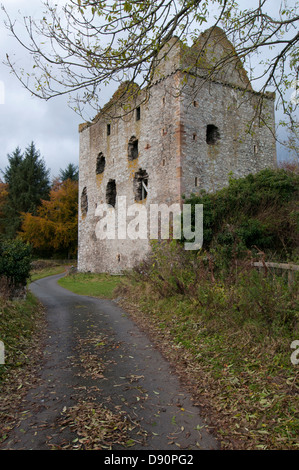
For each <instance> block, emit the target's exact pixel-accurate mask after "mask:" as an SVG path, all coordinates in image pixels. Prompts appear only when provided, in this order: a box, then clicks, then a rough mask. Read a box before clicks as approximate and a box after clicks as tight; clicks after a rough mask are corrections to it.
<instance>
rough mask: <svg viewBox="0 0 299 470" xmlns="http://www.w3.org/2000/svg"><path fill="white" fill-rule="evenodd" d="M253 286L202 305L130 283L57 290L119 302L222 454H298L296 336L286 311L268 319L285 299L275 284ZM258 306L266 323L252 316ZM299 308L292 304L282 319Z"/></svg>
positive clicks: (89, 279)
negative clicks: (187, 394)
mask: <svg viewBox="0 0 299 470" xmlns="http://www.w3.org/2000/svg"><path fill="white" fill-rule="evenodd" d="M253 278H254V279H253V280H251V284H250V283H249V282H247V281H246V278H244V283H243V284H242V285H238V286H237V288H236V290H235V292H233V288H232V286H230V287H229V288H227V289H226V287H225V283H221V282H215V283H214V284H213V286H212V285H210V286H209V288H206V289H203V290H202V291H201V292H200V294H199V297H197V298H195V297H194V296H190V295H186V294H177V293H176V294H175V293H172V294H171V295H165V296H163V295H161V293H159V292H157V290H156V289H155V287H153V286H154V283H152V282H147V281H145V280H144V279H138V277H137V280H136V277H135V278H134V277H130V276H122V277H118V276H109V275H106V274H105V275H103V274H102V275H99V274H76V275H72V276H67V277H65V278H63V279H61V280H60V283H61V285H63V286H64V287H67V288H68V289H70V290H72V291H73V292H76V293H79V294H80V293H83V294H85V295H86V294H87V295H91V296H96V297H98V296H99V297H106V298H113V297H117V296H118V297H119V296H120V297H121V300H120V304H121V305H122V306H123V307H124V308H125V309H126V311H127V312H129V313H130V314H131V316H132V317H133V318H134V320H135V321H136V322H137V323H138V324H139V326H140V327H141V328H142V329H144V330H146V331H147V333H148V334H149V335H150V337H151V339H152V340H153V342H155V344H156V345H157V346H158V347H159V348H160V350H161V351H162V353H163V354H164V355H165V356H166V357H167V359H168V360H169V361H170V362H171V363H172V364H173V365H174V367H175V368H176V371H177V372H178V374H179V375H180V376H181V378H182V379H183V381H184V384H185V385H186V386H187V387H189V389H190V391H191V392H192V393H193V396H194V398H195V401H196V403H197V404H198V405H199V406H200V407H201V409H202V412H203V413H205V414H206V416H207V417H208V418H209V420H210V427H211V429H213V430H214V431H215V433H216V435H217V437H218V438H219V439H220V441H221V442H222V447H223V449H246V450H280V449H281V450H298V447H299V444H298V434H299V433H298V431H299V416H298V392H299V387H298V375H299V370H298V366H296V365H294V364H292V363H291V361H290V357H291V353H292V350H291V349H290V344H291V342H292V341H293V340H294V339H296V338H295V337H294V336H293V335H294V334H295V335H296V334H297V333H296V331H297V330H296V331H295V330H294V332H293V333H292V331H290V328H289V327H288V321H289V320H288V317H287V315H286V314H285V313H284V312H283V311H282V314H281V319H282V320H283V321H282V322H279V323H277V322H276V320H275V318H274V317H273V318H268V316H267V315H266V317H265V318H264V315H265V311H266V307H267V311H268V310H269V311H270V312H271V310H273V309H274V305H275V304H276V306H277V305H278V302H282V304H281V305H283V301H285V302H286V301H287V297H285V296H286V295H287V294H286V291H285V290H283V291H282V292H281V293H280V294H281V297H279V298H278V297H277V298H276V297H275V292H276V290H277V289H278V286H279V285H280V284H277V285H276V284H275V285H273V286H272V287H271V289H272V288H273V289H274V290H269V292H267V290H266V288H267V287H268V288H269V289H270V281H267V282H266V283H265V284H264V286H263V285H261V287H260V288H259V284H260V280H259V279H258V278H257V276H253ZM253 288H254V289H257V290H256V291H254V290H253V291H252V292H251V290H252V289H253ZM115 289H116V290H115ZM246 292H247V293H248V294H247V295H248V297H247V298H246ZM262 292H264V296H265V297H264V298H262V297H261V293H262ZM204 296H208V297H206V298H205V299H204ZM232 299H233V303H232ZM253 299H255V300H256V301H257V304H258V308H259V310H260V313H261V317H259V315H258V314H254V308H255V305H254V302H253ZM205 302H206V304H205V305H204V303H205ZM250 302H251V303H250ZM266 303H268V304H267V305H265V304H266ZM295 304H296V303H295V302H294V301H293V300H292V302H291V303H290V302H289V304H288V305H286V308H285V312H290V311H291V310H292V309H293V308H295V309H296V305H295ZM207 305H208V308H207ZM204 307H205V308H204ZM276 308H278V309H279V306H278V307H276ZM250 309H251V310H250ZM243 310H244V315H241V313H240V312H243ZM246 312H247V313H246ZM274 313H275V312H274ZM281 319H280V320H281Z"/></svg>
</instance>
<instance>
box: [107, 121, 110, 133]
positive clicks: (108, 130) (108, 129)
mask: <svg viewBox="0 0 299 470" xmlns="http://www.w3.org/2000/svg"><path fill="white" fill-rule="evenodd" d="M110 134H111V124H107V135H110Z"/></svg>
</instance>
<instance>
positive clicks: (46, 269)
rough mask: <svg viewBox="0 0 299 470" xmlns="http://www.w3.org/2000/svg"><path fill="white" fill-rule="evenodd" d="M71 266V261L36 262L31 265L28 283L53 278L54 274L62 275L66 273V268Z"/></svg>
mask: <svg viewBox="0 0 299 470" xmlns="http://www.w3.org/2000/svg"><path fill="white" fill-rule="evenodd" d="M70 265H72V262H71V261H60V260H58V261H53V260H38V261H34V262H33V263H32V270H31V273H30V274H31V275H30V279H29V282H33V281H37V280H38V279H42V278H43V277H47V276H54V275H55V274H62V273H64V272H66V270H67V268H68V266H70Z"/></svg>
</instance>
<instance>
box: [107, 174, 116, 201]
mask: <svg viewBox="0 0 299 470" xmlns="http://www.w3.org/2000/svg"><path fill="white" fill-rule="evenodd" d="M106 203H107V204H109V205H110V206H112V207H115V204H116V183H115V180H111V179H110V180H109V181H108V183H107V187H106Z"/></svg>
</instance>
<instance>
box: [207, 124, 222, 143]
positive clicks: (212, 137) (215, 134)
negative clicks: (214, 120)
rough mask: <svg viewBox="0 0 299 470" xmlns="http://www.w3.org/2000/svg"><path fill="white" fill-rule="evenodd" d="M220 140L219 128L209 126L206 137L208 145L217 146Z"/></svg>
mask: <svg viewBox="0 0 299 470" xmlns="http://www.w3.org/2000/svg"><path fill="white" fill-rule="evenodd" d="M219 139H220V133H219V130H218V127H216V126H214V124H208V125H207V135H206V141H207V144H208V145H215V144H216V143H217V142H218V140H219Z"/></svg>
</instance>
